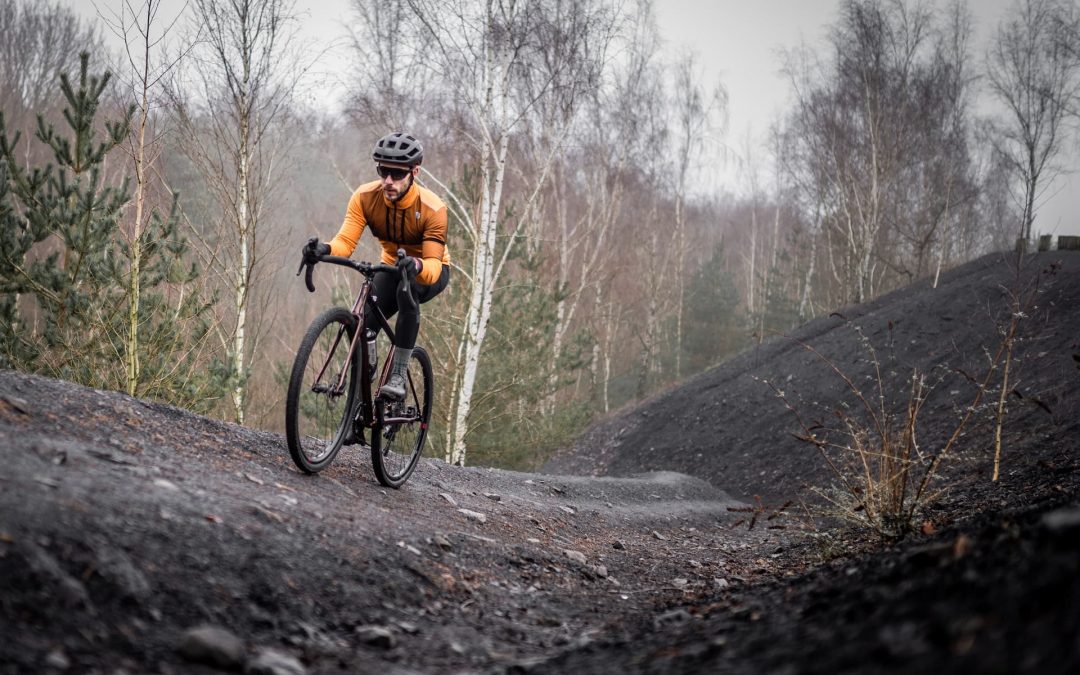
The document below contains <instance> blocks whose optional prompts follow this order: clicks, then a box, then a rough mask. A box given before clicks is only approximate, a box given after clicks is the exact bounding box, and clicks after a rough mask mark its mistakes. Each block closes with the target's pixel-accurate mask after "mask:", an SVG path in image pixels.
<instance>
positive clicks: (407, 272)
mask: <svg viewBox="0 0 1080 675" xmlns="http://www.w3.org/2000/svg"><path fill="white" fill-rule="evenodd" d="M423 266H424V263H423V262H421V260H420V258H414V257H412V256H408V255H407V256H405V257H403V258H399V259H398V261H397V268H398V271H399V272H401V274H402V276H404V277H405V278H407V279H408V280H409V281H412V280H413V279H415V278H416V275H417V274H418V273H419V272H420V270H421V269H422V268H423Z"/></svg>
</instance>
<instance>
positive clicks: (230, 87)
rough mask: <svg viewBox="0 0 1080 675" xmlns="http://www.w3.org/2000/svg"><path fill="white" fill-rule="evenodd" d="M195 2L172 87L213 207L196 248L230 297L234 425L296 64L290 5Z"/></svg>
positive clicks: (227, 332)
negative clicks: (195, 32)
mask: <svg viewBox="0 0 1080 675" xmlns="http://www.w3.org/2000/svg"><path fill="white" fill-rule="evenodd" d="M193 6H194V10H195V14H196V16H197V20H198V26H199V29H200V31H201V36H202V40H201V41H200V42H199V43H198V44H197V45H196V47H195V49H194V50H193V51H192V53H191V55H190V56H189V58H188V59H186V60H185V64H186V65H185V67H184V68H183V69H181V77H178V78H176V79H174V80H173V82H172V85H171V89H170V91H171V96H172V105H173V109H174V111H175V113H176V119H177V122H178V126H179V129H180V131H181V133H182V135H183V147H184V152H185V154H187V155H188V156H189V157H190V158H191V160H192V161H193V163H194V164H195V165H196V166H197V167H198V169H199V171H200V173H201V174H202V176H203V179H204V181H205V183H206V186H207V189H208V190H209V191H210V192H211V193H212V194H213V197H214V200H215V201H216V202H217V205H218V207H219V209H220V211H221V223H220V226H219V227H211V228H209V231H204V232H202V233H200V234H201V237H200V244H201V246H202V249H203V253H204V256H205V259H206V262H207V266H208V268H209V269H211V270H213V271H214V272H215V273H216V274H218V275H219V277H220V279H221V284H222V287H223V288H224V290H225V292H226V293H227V294H228V295H229V297H230V302H229V303H228V308H229V314H230V315H231V316H229V317H227V318H225V319H223V320H222V321H221V322H220V323H219V338H220V340H221V342H222V346H223V348H224V349H225V350H226V352H227V353H228V363H227V364H226V367H227V370H228V372H229V377H230V379H231V390H232V392H231V414H232V416H233V418H234V419H235V420H236V421H237V422H240V423H242V422H243V421H244V413H245V405H246V386H247V379H248V364H249V362H250V359H251V357H252V353H253V351H254V349H255V347H256V346H257V345H256V343H257V338H258V335H259V333H258V324H257V322H253V316H252V315H251V312H252V310H253V309H254V307H253V306H252V299H253V297H254V296H253V293H254V291H255V289H256V288H257V287H258V285H259V283H260V280H261V279H262V278H263V274H264V273H263V270H262V265H261V263H262V260H263V255H264V251H263V249H262V245H263V241H262V239H261V237H260V234H261V230H262V229H263V226H264V225H265V223H264V221H265V220H266V218H267V217H268V213H267V212H266V210H265V208H266V206H267V199H268V198H269V197H270V195H271V192H272V187H273V185H274V182H275V181H276V180H277V179H278V178H279V176H280V170H281V163H282V161H283V157H282V154H283V152H284V149H285V143H286V139H285V138H283V136H284V134H282V133H275V132H278V131H280V129H281V128H282V127H283V126H284V124H285V122H286V121H287V119H288V115H289V105H290V104H291V103H292V101H293V98H294V93H295V91H296V88H297V86H298V83H299V81H300V78H301V76H302V75H303V73H304V68H303V66H302V65H301V64H300V63H299V61H298V60H297V58H296V55H295V54H294V53H293V49H294V48H295V47H296V46H297V43H296V41H295V27H294V26H293V18H294V17H293V14H292V9H293V3H292V2H290V1H287V0H232V1H230V2H228V3H222V2H216V1H215V0H194V3H193ZM256 321H257V319H256Z"/></svg>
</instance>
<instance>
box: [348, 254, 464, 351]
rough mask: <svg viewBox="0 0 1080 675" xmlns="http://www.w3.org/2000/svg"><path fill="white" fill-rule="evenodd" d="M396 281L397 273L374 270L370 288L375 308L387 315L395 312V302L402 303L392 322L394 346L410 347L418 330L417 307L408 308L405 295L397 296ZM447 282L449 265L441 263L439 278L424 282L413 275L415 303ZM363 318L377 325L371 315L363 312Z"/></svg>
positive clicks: (432, 293)
mask: <svg viewBox="0 0 1080 675" xmlns="http://www.w3.org/2000/svg"><path fill="white" fill-rule="evenodd" d="M400 281H401V277H399V276H398V275H397V273H396V272H394V273H390V272H376V273H375V278H374V279H373V280H372V284H373V285H374V288H373V289H372V292H374V293H375V297H376V298H377V303H378V305H379V309H380V310H382V313H383V315H384V316H386V318H387V319H389V318H390V317H392V316H394V315H395V314H397V313H398V307H399V306H401V307H404V309H402V310H401V314H400V316H398V319H397V325H395V326H394V335H395V336H396V337H397V340H396V343H397V344H396V345H395V346H397V347H400V348H401V349H412V348H413V347H415V346H416V334H417V333H419V332H420V308H419V307H417V308H416V310H412V309H410V308H409V307H408V300H407V299H406V298H398V285H399V282H400ZM449 283H450V266H449V265H443V268H442V274H440V275H439V280H438V281H436V282H435V283H433V284H432V285H430V286H425V285H423V284H421V283H419V282H417V281H416V280H415V279H414V280H413V282H412V284H411V285H412V292H413V296H414V297H415V298H416V301H417V303H419V304H420V305H422V304H424V303H425V302H427V301H428V300H431V299H432V298H434V297H435V296H436V295H438V294H439V293H442V292H443V289H445V288H446V285H447V284H449ZM368 311H370V310H368ZM364 319H365V323H366V324H367V325H368V326H370V327H372V328H377V327H378V326H377V322H376V321H375V319H374V318H373V317H371V316H365V317H364Z"/></svg>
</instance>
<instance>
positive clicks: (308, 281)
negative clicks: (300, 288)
mask: <svg viewBox="0 0 1080 675" xmlns="http://www.w3.org/2000/svg"><path fill="white" fill-rule="evenodd" d="M305 267H306V268H307V274H305V275H304V285H305V286H307V289H308V292H309V293H314V292H315V282H314V281H312V278H311V275H312V272H314V271H315V264H314V263H310V262H308V261H307V260H301V261H300V267H298V268H297V269H296V276H300V273H301V272H303V271H304V268H305Z"/></svg>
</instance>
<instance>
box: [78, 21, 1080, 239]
mask: <svg viewBox="0 0 1080 675" xmlns="http://www.w3.org/2000/svg"><path fill="white" fill-rule="evenodd" d="M65 1H66V2H69V3H71V4H72V5H73V6H75V7H77V8H78V9H79V10H80V11H81V12H83V13H84V14H85V15H86V16H88V17H89V16H93V15H94V9H93V6H92V3H94V4H97V6H98V7H101V8H103V9H109V8H113V7H118V6H119V3H120V1H121V0H65ZM388 1H389V2H393V1H394V0H388ZM1011 2H1012V0H970V3H969V6H970V7H971V9H972V12H973V13H974V18H975V24H976V25H975V30H976V34H975V38H974V40H973V45H972V49H973V52H974V53H973V56H974V57H975V60H976V61H977V62H980V63H981V61H982V55H983V54H984V53H985V49H986V44H987V40H988V39H989V38H990V36H991V35H992V33H993V31H994V30H995V29H996V26H997V24H998V22H999V21H1000V19H1001V17H1002V15H1003V14H1004V12H1005V10H1006V8H1007V7H1008V6H1009V4H1010V3H1011ZM166 4H167V5H170V6H180V4H181V3H180V2H179V1H178V0H166ZM936 4H937V5H938V6H943V4H944V0H936ZM837 6H838V0H655V7H656V12H657V21H658V24H659V27H660V31H661V33H662V35H663V37H664V39H665V42H666V45H667V49H669V50H670V51H671V53H672V54H675V53H678V52H679V51H682V50H693V51H694V52H695V53H696V54H697V55H698V57H699V61H700V64H701V67H702V70H703V76H704V78H705V81H706V82H715V81H719V82H722V83H723V85H724V86H725V87H726V88H727V90H728V93H729V97H730V106H729V111H728V112H729V118H730V127H729V132H728V135H727V145H728V146H729V147H730V148H732V149H733V150H735V151H736V152H738V153H743V152H744V149H745V148H746V147H747V145H748V143H749V147H751V148H753V147H756V145H757V144H759V143H760V141H761V139H762V138H763V136H764V134H765V132H766V131H767V129H768V127H769V125H770V124H771V123H772V122H773V120H774V119H775V118H776V116H777V115H778V114H779V113H780V112H781V111H782V110H783V108H784V106H785V103H786V101H787V95H788V86H787V83H786V82H785V81H784V79H783V78H782V77H781V75H780V72H779V69H780V63H781V61H780V57H779V55H778V51H779V50H781V49H788V48H793V47H796V46H798V45H799V44H800V43H802V42H805V43H806V44H807V45H809V46H811V47H817V48H822V47H823V45H824V40H825V37H826V34H827V30H828V26H829V25H830V24H831V23H833V22H834V21H835V19H836V15H837ZM296 8H297V10H298V12H300V13H301V14H302V15H303V19H302V21H303V27H304V33H305V34H306V35H307V36H308V37H309V38H310V39H312V40H314V41H316V43H317V44H318V45H320V46H330V45H333V44H335V41H338V42H339V46H338V48H337V49H333V48H331V49H330V51H329V52H328V54H327V57H326V63H327V68H328V69H330V70H337V71H341V70H344V69H345V68H347V64H348V63H349V59H350V55H349V53H348V49H347V48H346V46H345V44H344V43H345V40H344V36H345V35H346V22H347V21H348V20H349V19H351V17H352V10H351V3H350V0H297V3H296ZM174 11H175V10H174ZM167 13H168V12H167V9H166V10H165V11H163V14H167ZM763 152H764V151H762V153H763ZM1071 154H1072V160H1071V163H1072V164H1073V165H1077V166H1080V159H1078V155H1080V153H1077V152H1072V153H1071ZM717 180H721V181H728V182H738V178H737V177H736V176H735V175H734V173H733V171H732V170H731V169H730V167H729V170H728V171H727V172H725V173H724V174H723V175H722V176H720V177H718V178H717ZM1073 185H1077V186H1080V177H1077V176H1073V177H1072V178H1071V180H1070V179H1068V177H1066V178H1064V179H1060V180H1059V184H1058V185H1057V187H1056V189H1055V193H1056V194H1055V196H1054V197H1053V198H1052V199H1051V200H1050V201H1048V202H1047V203H1046V204H1045V205H1044V207H1043V209H1042V210H1041V211H1040V213H1039V218H1038V221H1037V222H1036V230H1038V231H1041V232H1043V233H1054V234H1080V215H1078V214H1080V190H1075V189H1073V188H1072V186H1073ZM728 189H730V190H732V191H737V190H738V189H740V187H739V186H738V185H732V186H730V187H729V188H728Z"/></svg>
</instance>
